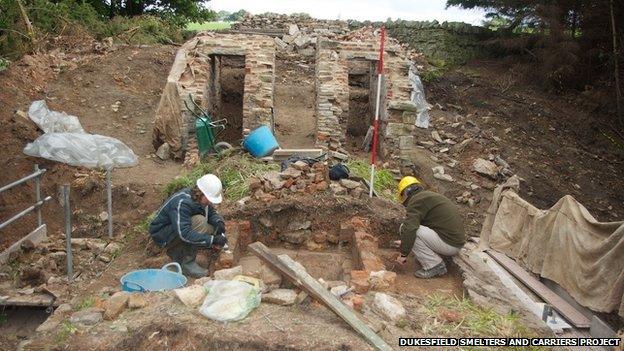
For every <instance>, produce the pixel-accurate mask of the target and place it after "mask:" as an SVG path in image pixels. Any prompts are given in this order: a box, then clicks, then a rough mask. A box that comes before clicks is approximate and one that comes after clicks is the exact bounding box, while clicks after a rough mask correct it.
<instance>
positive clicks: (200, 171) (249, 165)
mask: <svg viewBox="0 0 624 351" xmlns="http://www.w3.org/2000/svg"><path fill="white" fill-rule="evenodd" d="M278 170H279V165H277V164H267V163H264V162H262V161H259V160H256V159H255V158H252V157H251V156H249V155H247V154H244V153H235V152H231V153H226V154H222V155H221V156H212V157H211V158H210V159H208V160H205V161H203V162H202V163H201V164H199V165H198V166H197V167H195V168H194V169H193V170H191V171H190V172H189V173H187V174H185V175H183V176H179V177H176V178H175V179H173V180H172V181H171V182H169V184H167V185H166V186H165V188H164V190H163V192H164V193H165V195H166V196H171V195H172V194H173V193H175V192H176V191H178V190H180V189H182V188H186V187H193V186H194V185H195V182H196V181H197V179H199V178H200V177H201V176H203V175H205V174H208V173H212V174H215V175H217V176H218V177H219V179H221V182H222V183H223V192H224V196H225V198H226V199H227V200H230V201H237V200H240V199H242V198H244V197H245V196H249V195H250V192H249V178H250V177H252V176H257V175H260V174H263V173H266V172H269V171H278Z"/></svg>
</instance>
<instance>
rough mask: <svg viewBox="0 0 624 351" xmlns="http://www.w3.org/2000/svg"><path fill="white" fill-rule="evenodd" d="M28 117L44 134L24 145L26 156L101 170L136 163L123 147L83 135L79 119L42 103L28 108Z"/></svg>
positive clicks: (129, 150) (118, 142)
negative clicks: (53, 109)
mask: <svg viewBox="0 0 624 351" xmlns="http://www.w3.org/2000/svg"><path fill="white" fill-rule="evenodd" d="M28 116H29V117H30V119H32V120H33V121H34V122H35V123H36V124H37V125H38V126H39V128H41V130H43V132H44V134H43V135H41V136H40V137H39V138H37V139H36V140H35V141H33V142H32V143H28V145H26V147H25V148H24V153H25V154H26V155H29V156H34V157H42V158H46V159H48V160H52V161H57V162H63V163H67V164H69V165H72V166H83V167H88V168H104V169H110V168H118V167H132V166H136V165H137V164H138V162H139V161H138V158H137V157H136V155H135V154H134V152H132V149H130V148H129V147H128V146H127V145H126V144H124V143H122V142H121V141H119V140H117V139H115V138H111V137H108V136H104V135H97V134H88V133H86V132H85V131H84V130H83V129H82V126H81V125H80V121H79V120H78V117H76V116H71V115H68V114H67V113H65V112H56V111H52V110H50V109H48V106H47V105H46V103H45V101H43V100H39V101H34V102H33V103H32V104H31V105H30V108H29V109H28Z"/></svg>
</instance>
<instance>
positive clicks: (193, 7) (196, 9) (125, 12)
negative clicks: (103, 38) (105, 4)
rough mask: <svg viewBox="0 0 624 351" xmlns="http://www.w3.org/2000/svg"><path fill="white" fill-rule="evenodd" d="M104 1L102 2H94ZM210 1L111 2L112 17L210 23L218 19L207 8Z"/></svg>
mask: <svg viewBox="0 0 624 351" xmlns="http://www.w3.org/2000/svg"><path fill="white" fill-rule="evenodd" d="M92 1H102V0H92ZM209 1H210V0H111V5H110V9H111V10H110V11H109V12H110V13H111V14H112V16H115V15H122V16H128V17H132V16H139V15H142V14H145V13H149V14H155V15H160V16H171V17H180V18H184V19H185V20H187V21H208V20H212V19H214V18H216V14H215V12H214V11H212V10H210V9H208V8H206V7H205V6H206V4H207V3H208V2H209Z"/></svg>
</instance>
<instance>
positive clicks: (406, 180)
mask: <svg viewBox="0 0 624 351" xmlns="http://www.w3.org/2000/svg"><path fill="white" fill-rule="evenodd" d="M414 184H420V180H418V178H416V177H412V176H406V177H403V179H401V181H400V182H399V186H398V187H397V198H398V199H399V200H401V195H402V194H403V190H405V189H406V188H407V187H408V186H410V185H414Z"/></svg>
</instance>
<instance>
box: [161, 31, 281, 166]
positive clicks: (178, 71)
mask: <svg viewBox="0 0 624 351" xmlns="http://www.w3.org/2000/svg"><path fill="white" fill-rule="evenodd" d="M220 55H221V56H223V55H236V56H245V82H244V90H243V91H244V94H243V135H246V134H248V133H249V132H250V131H251V130H253V129H254V128H256V127H258V126H259V125H261V124H264V125H268V126H272V123H273V92H274V85H275V44H274V41H273V39H272V38H270V37H267V36H260V35H244V34H215V33H207V34H202V35H199V36H197V37H195V38H193V39H191V40H190V41H188V42H187V43H185V44H184V45H183V46H182V47H181V48H180V49H179V50H178V53H177V54H176V58H175V61H174V63H173V66H172V68H171V71H170V73H169V76H168V78H167V83H166V85H165V89H164V91H163V94H162V96H161V100H160V103H159V105H158V107H157V110H156V118H155V123H154V131H153V144H154V147H155V148H158V147H160V146H161V145H162V144H164V143H167V144H169V145H170V147H171V154H172V155H173V156H174V157H175V158H182V157H184V156H185V155H184V153H185V151H189V152H187V155H186V158H187V160H188V159H189V157H191V158H193V157H194V158H197V155H196V154H197V146H196V141H195V140H194V138H195V133H194V122H195V117H193V115H192V114H191V113H190V111H189V110H188V109H187V108H186V105H185V103H184V102H185V101H186V102H187V103H188V104H189V107H190V106H192V105H191V104H190V102H189V100H188V99H189V93H190V94H192V95H193V97H194V98H195V100H196V101H197V102H198V103H199V104H201V106H202V107H203V108H208V109H209V110H210V106H211V104H214V103H215V100H218V97H219V95H218V90H219V89H218V76H217V74H218V70H217V69H216V64H217V62H216V61H217V60H218V57H219V56H220ZM211 83H212V84H211ZM211 88H212V89H211ZM195 161H196V160H191V163H193V162H195Z"/></svg>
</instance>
